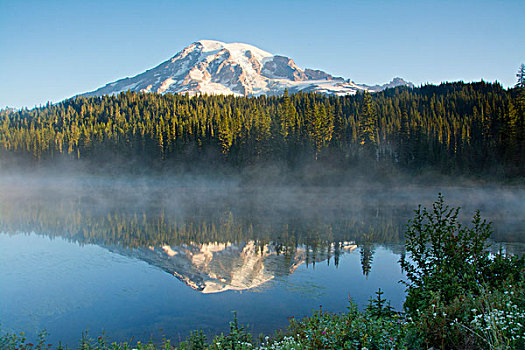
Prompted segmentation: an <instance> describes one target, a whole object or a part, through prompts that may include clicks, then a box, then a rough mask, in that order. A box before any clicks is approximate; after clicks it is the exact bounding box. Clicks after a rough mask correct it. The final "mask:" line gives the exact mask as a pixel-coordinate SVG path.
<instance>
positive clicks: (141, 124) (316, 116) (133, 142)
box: [0, 82, 525, 177]
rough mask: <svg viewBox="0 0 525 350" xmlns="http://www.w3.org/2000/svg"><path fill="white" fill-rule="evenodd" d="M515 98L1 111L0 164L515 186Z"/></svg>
mask: <svg viewBox="0 0 525 350" xmlns="http://www.w3.org/2000/svg"><path fill="white" fill-rule="evenodd" d="M519 89H522V88H519ZM519 89H518V90H519ZM514 90H516V89H514ZM514 90H504V89H503V88H502V87H501V86H500V85H499V84H488V83H485V82H480V83H470V84H464V83H461V82H459V83H446V84H442V85H440V86H432V85H427V86H423V87H421V88H417V89H409V88H406V87H398V88H394V89H388V90H385V91H383V92H379V93H375V94H373V95H371V94H369V93H365V94H358V95H356V96H344V97H334V96H324V95H320V94H313V93H298V94H293V95H288V93H287V92H286V93H285V95H284V96H261V97H253V98H246V97H233V96H196V97H192V98H188V97H187V96H180V95H171V94H166V95H157V94H144V93H132V92H125V93H121V94H119V95H117V96H102V97H90V98H87V97H75V98H72V99H69V100H66V101H63V102H60V103H57V104H54V105H51V104H48V105H46V106H43V107H40V108H34V109H31V110H27V109H22V110H12V109H5V110H0V160H4V161H6V162H8V161H9V162H14V163H17V162H20V161H21V159H22V160H27V161H28V162H30V163H34V162H35V161H37V162H44V161H53V160H57V159H63V158H73V159H83V160H86V161H90V162H94V163H95V165H97V166H98V165H100V164H108V163H109V164H112V163H113V162H114V161H115V159H120V160H124V161H125V162H124V163H127V162H129V161H131V160H133V161H134V162H135V163H134V164H144V165H148V166H155V167H161V168H162V167H164V166H167V165H173V164H177V165H181V164H182V165H186V166H189V165H190V164H191V165H195V164H198V166H204V165H209V166H214V165H217V164H227V165H230V166H232V165H233V166H250V165H252V164H254V163H258V162H263V161H267V160H269V159H271V160H272V161H279V162H282V163H283V164H288V165H290V166H293V165H295V164H298V163H301V162H304V161H305V160H311V161H320V160H323V159H330V160H332V163H335V164H338V167H339V168H343V169H344V168H352V167H353V166H354V165H355V163H356V162H358V161H367V162H369V161H371V162H372V163H379V164H384V165H389V166H395V167H400V168H403V169H409V170H411V171H414V170H416V171H420V170H424V169H432V170H436V171H440V172H443V173H446V174H448V173H460V174H496V175H498V176H499V175H501V174H503V175H507V176H508V177H516V176H523V175H524V174H525V139H524V138H523V135H525V125H524V124H525V123H524V119H525V117H524V115H525V114H524V113H525V107H523V103H521V102H520V101H521V100H520V97H519V96H520V94H518V93H517V92H516V91H514ZM520 106H521V107H520ZM334 160H335V162H333V161H334ZM195 166H197V165H195ZM93 168H97V167H96V166H93Z"/></svg>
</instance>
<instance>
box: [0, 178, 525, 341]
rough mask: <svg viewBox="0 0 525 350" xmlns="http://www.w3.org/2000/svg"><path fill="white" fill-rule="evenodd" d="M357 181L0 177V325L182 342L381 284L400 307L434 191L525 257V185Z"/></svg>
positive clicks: (266, 321)
mask: <svg viewBox="0 0 525 350" xmlns="http://www.w3.org/2000/svg"><path fill="white" fill-rule="evenodd" d="M361 185H362V184H361ZM361 185H360V186H355V187H350V186H349V187H343V188H342V187H337V188H332V187H295V188H289V187H250V186H238V185H236V184H234V183H227V182H221V183H217V182H210V181H202V180H199V181H196V180H193V179H190V180H187V179H186V180H185V181H175V180H170V181H167V180H166V179H159V178H157V179H131V180H130V179H126V180H124V179H103V178H89V179H86V178H85V179H81V180H71V179H68V178H60V179H56V178H44V179H31V178H27V177H26V178H24V179H23V181H22V180H21V179H20V177H12V178H7V177H3V178H2V181H1V182H0V232H2V233H1V234H0V276H2V283H1V288H0V311H1V312H0V325H1V327H2V328H3V329H7V330H12V331H22V330H24V331H27V332H29V333H30V335H34V334H35V333H37V332H38V331H39V330H41V329H44V328H46V329H47V330H48V332H49V333H50V335H51V340H53V341H57V340H58V339H63V340H65V341H66V342H67V343H69V344H75V343H76V342H77V341H78V339H79V338H80V334H81V332H82V331H83V330H85V329H89V330H90V332H91V333H92V334H93V335H95V334H98V333H100V332H101V331H102V330H105V331H106V333H107V334H108V335H109V336H110V338H111V339H115V340H129V339H130V338H131V337H132V336H134V337H135V338H137V337H138V338H141V339H144V340H147V339H149V338H150V337H151V338H152V339H153V340H158V339H160V338H161V337H162V336H164V335H165V336H167V337H169V338H173V339H175V340H177V339H180V337H185V336H186V335H187V332H189V331H190V330H193V329H198V328H202V329H204V330H205V331H206V332H207V333H209V334H215V333H218V332H221V331H226V330H227V328H228V321H230V320H231V319H232V317H233V316H232V311H233V310H235V311H237V312H238V314H239V319H240V321H241V322H243V323H249V324H250V327H249V328H250V329H251V330H252V331H253V332H254V333H255V334H258V333H259V332H263V333H271V332H273V331H274V330H275V329H277V328H279V327H283V326H284V325H286V322H287V321H286V319H287V317H290V316H296V317H301V316H304V315H306V314H309V313H311V311H312V310H313V309H317V308H318V307H319V306H320V305H322V306H323V309H325V310H329V311H338V312H339V311H344V309H345V307H346V306H347V300H348V298H349V297H350V298H352V299H353V300H354V301H355V302H357V303H358V305H360V306H361V307H363V306H364V305H366V303H367V300H368V299H369V298H370V297H371V296H372V295H373V293H374V292H375V291H376V290H377V288H379V287H380V288H382V289H383V290H385V292H386V293H385V295H386V297H387V298H389V299H390V300H391V301H392V305H393V306H394V307H396V308H400V307H401V305H402V302H403V299H404V294H403V290H404V288H403V286H402V285H400V284H399V283H398V281H399V280H400V279H402V278H403V275H402V272H401V270H400V268H399V266H398V264H397V261H398V260H399V257H400V256H401V254H403V244H402V236H403V232H404V229H405V225H406V223H407V220H408V219H409V218H410V217H412V215H413V212H412V210H413V209H415V208H416V207H417V205H418V204H422V205H425V206H427V207H428V206H430V205H431V203H432V202H433V201H435V200H436V198H437V193H438V192H442V193H443V194H444V196H445V199H446V201H447V202H448V203H449V204H450V205H454V206H458V205H461V206H463V207H464V209H463V214H464V218H465V219H469V218H470V217H472V214H473V211H474V209H477V208H479V209H481V210H482V216H483V217H484V218H487V219H489V220H492V221H494V222H495V229H496V234H495V235H494V239H495V240H496V242H497V243H499V242H502V244H503V243H504V244H503V247H504V249H507V250H508V251H511V252H515V253H522V252H523V240H524V235H525V233H524V227H525V224H524V217H523V213H524V212H525V203H523V198H525V196H524V195H525V191H524V190H523V189H522V188H512V189H510V190H507V189H504V188H499V187H490V188H483V189H481V188H477V187H450V186H448V187H446V186H444V187H443V186H441V187H439V186H435V187H432V188H429V187H416V186H412V187H408V186H404V187H392V188H376V187H373V186H366V187H364V186H361ZM499 247H500V244H495V245H494V249H498V248H499Z"/></svg>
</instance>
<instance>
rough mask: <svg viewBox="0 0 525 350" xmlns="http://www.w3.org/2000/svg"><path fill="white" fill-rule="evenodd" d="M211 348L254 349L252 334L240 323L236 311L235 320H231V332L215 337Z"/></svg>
mask: <svg viewBox="0 0 525 350" xmlns="http://www.w3.org/2000/svg"><path fill="white" fill-rule="evenodd" d="M209 348H210V349H213V350H245V349H253V344H252V336H251V334H250V333H248V332H247V331H246V328H245V327H244V326H242V325H240V324H239V322H238V320H237V313H236V312H234V314H233V321H232V322H230V333H229V334H227V335H223V334H221V335H220V336H217V337H215V338H214V339H213V341H212V342H211V344H210V347H209Z"/></svg>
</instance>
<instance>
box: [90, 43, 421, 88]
mask: <svg viewBox="0 0 525 350" xmlns="http://www.w3.org/2000/svg"><path fill="white" fill-rule="evenodd" d="M399 85H408V86H413V85H412V84H411V83H408V82H406V81H404V80H403V79H401V78H394V79H393V80H392V81H391V82H390V83H388V84H385V85H374V86H367V85H363V84H355V83H354V82H352V81H351V80H350V79H347V80H345V79H343V78H341V77H334V76H332V75H330V74H328V73H325V72H323V71H320V70H313V69H308V68H307V69H304V70H303V69H301V68H299V67H298V66H297V65H296V64H295V62H294V61H293V60H292V59H290V58H288V57H284V56H279V55H273V54H271V53H269V52H266V51H263V50H261V49H259V48H257V47H255V46H252V45H248V44H242V43H231V44H227V43H223V42H220V41H213V40H201V41H197V42H195V43H193V44H191V45H190V46H188V47H186V48H185V49H183V50H182V51H180V52H179V53H177V54H176V55H175V56H174V57H172V58H171V59H169V60H167V61H165V62H163V63H161V64H160V65H158V66H157V67H155V68H153V69H150V70H148V71H146V72H144V73H142V74H139V75H137V76H135V77H132V78H125V79H121V80H117V81H115V82H113V83H109V84H107V85H106V86H104V87H101V88H100V89H97V90H95V91H92V92H88V93H86V94H84V95H85V96H101V95H111V94H117V93H120V92H123V91H128V90H131V91H136V92H155V93H161V94H163V93H178V94H186V93H187V94H189V95H190V96H193V95H197V94H233V95H237V96H258V95H264V94H267V95H276V94H277V95H279V94H282V93H283V92H284V90H285V89H288V91H289V92H290V93H293V92H298V91H303V92H319V93H324V94H333V95H347V94H355V93H356V91H358V90H361V91H362V90H368V91H380V90H383V89H385V88H389V87H395V86H399Z"/></svg>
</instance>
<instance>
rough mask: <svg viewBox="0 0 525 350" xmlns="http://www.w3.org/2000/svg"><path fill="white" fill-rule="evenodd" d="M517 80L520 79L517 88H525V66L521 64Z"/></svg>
mask: <svg viewBox="0 0 525 350" xmlns="http://www.w3.org/2000/svg"><path fill="white" fill-rule="evenodd" d="M516 78H518V81H517V82H516V87H517V88H525V64H523V63H522V64H521V66H520V68H519V69H518V73H516Z"/></svg>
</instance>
